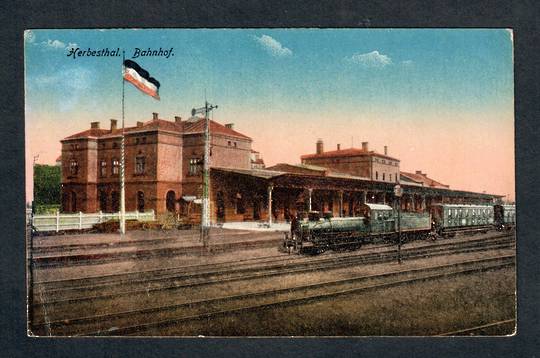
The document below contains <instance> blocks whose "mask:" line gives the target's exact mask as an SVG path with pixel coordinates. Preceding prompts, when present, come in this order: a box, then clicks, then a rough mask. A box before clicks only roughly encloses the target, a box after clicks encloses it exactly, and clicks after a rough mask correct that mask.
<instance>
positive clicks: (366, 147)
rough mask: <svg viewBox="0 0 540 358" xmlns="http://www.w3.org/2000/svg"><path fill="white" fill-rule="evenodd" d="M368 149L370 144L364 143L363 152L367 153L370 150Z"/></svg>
mask: <svg viewBox="0 0 540 358" xmlns="http://www.w3.org/2000/svg"><path fill="white" fill-rule="evenodd" d="M368 148H369V147H368V142H362V150H363V151H365V152H367V151H368V150H369V149H368Z"/></svg>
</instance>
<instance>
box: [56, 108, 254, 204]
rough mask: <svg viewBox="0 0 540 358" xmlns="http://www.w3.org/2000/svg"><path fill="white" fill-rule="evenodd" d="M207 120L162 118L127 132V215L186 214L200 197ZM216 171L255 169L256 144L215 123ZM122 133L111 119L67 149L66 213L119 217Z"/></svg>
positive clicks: (66, 142) (73, 139) (67, 142)
mask: <svg viewBox="0 0 540 358" xmlns="http://www.w3.org/2000/svg"><path fill="white" fill-rule="evenodd" d="M204 127H205V126H204V120H203V119H201V118H196V117H195V118H191V119H190V120H189V121H182V119H181V117H175V120H174V121H167V120H163V119H160V118H158V114H157V113H153V117H152V119H151V120H149V121H146V122H137V125H136V126H133V127H126V128H125V130H124V132H125V170H126V173H125V183H126V187H125V192H126V210H128V211H134V210H139V211H145V210H148V209H154V210H155V211H156V212H158V213H160V212H166V211H171V212H172V211H179V210H180V211H181V210H182V207H181V205H182V204H183V203H184V202H185V203H188V202H191V201H193V198H196V197H200V196H201V193H202V164H203V156H204ZM210 133H211V150H210V165H211V166H212V167H214V166H216V167H223V168H240V169H250V168H251V142H252V140H251V138H249V137H247V136H245V135H243V134H241V133H239V132H237V131H235V130H234V129H233V125H232V124H227V125H221V124H219V123H217V122H214V121H210ZM121 138H122V129H121V128H119V127H118V122H117V121H116V120H115V119H111V121H110V127H109V128H107V129H104V128H100V123H99V122H92V123H91V127H90V129H88V130H85V131H83V132H80V133H76V134H73V135H70V136H68V137H66V138H64V139H63V140H62V141H61V143H62V156H61V163H62V209H63V211H65V212H76V211H84V212H97V211H99V210H101V211H104V212H107V211H109V212H115V211H118V210H119V204H120V160H121V153H120V147H121Z"/></svg>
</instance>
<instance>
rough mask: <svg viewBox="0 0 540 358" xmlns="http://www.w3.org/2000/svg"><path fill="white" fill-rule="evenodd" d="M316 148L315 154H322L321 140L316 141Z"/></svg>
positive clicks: (322, 145)
mask: <svg viewBox="0 0 540 358" xmlns="http://www.w3.org/2000/svg"><path fill="white" fill-rule="evenodd" d="M316 147H317V152H316V153H317V154H322V153H323V152H324V144H323V141H322V139H319V140H318V141H317V145H316Z"/></svg>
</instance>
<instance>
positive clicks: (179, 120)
mask: <svg viewBox="0 0 540 358" xmlns="http://www.w3.org/2000/svg"><path fill="white" fill-rule="evenodd" d="M174 122H175V123H180V122H182V117H178V116H174Z"/></svg>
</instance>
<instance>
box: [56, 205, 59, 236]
mask: <svg viewBox="0 0 540 358" xmlns="http://www.w3.org/2000/svg"><path fill="white" fill-rule="evenodd" d="M58 231H60V210H56V232H58Z"/></svg>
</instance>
